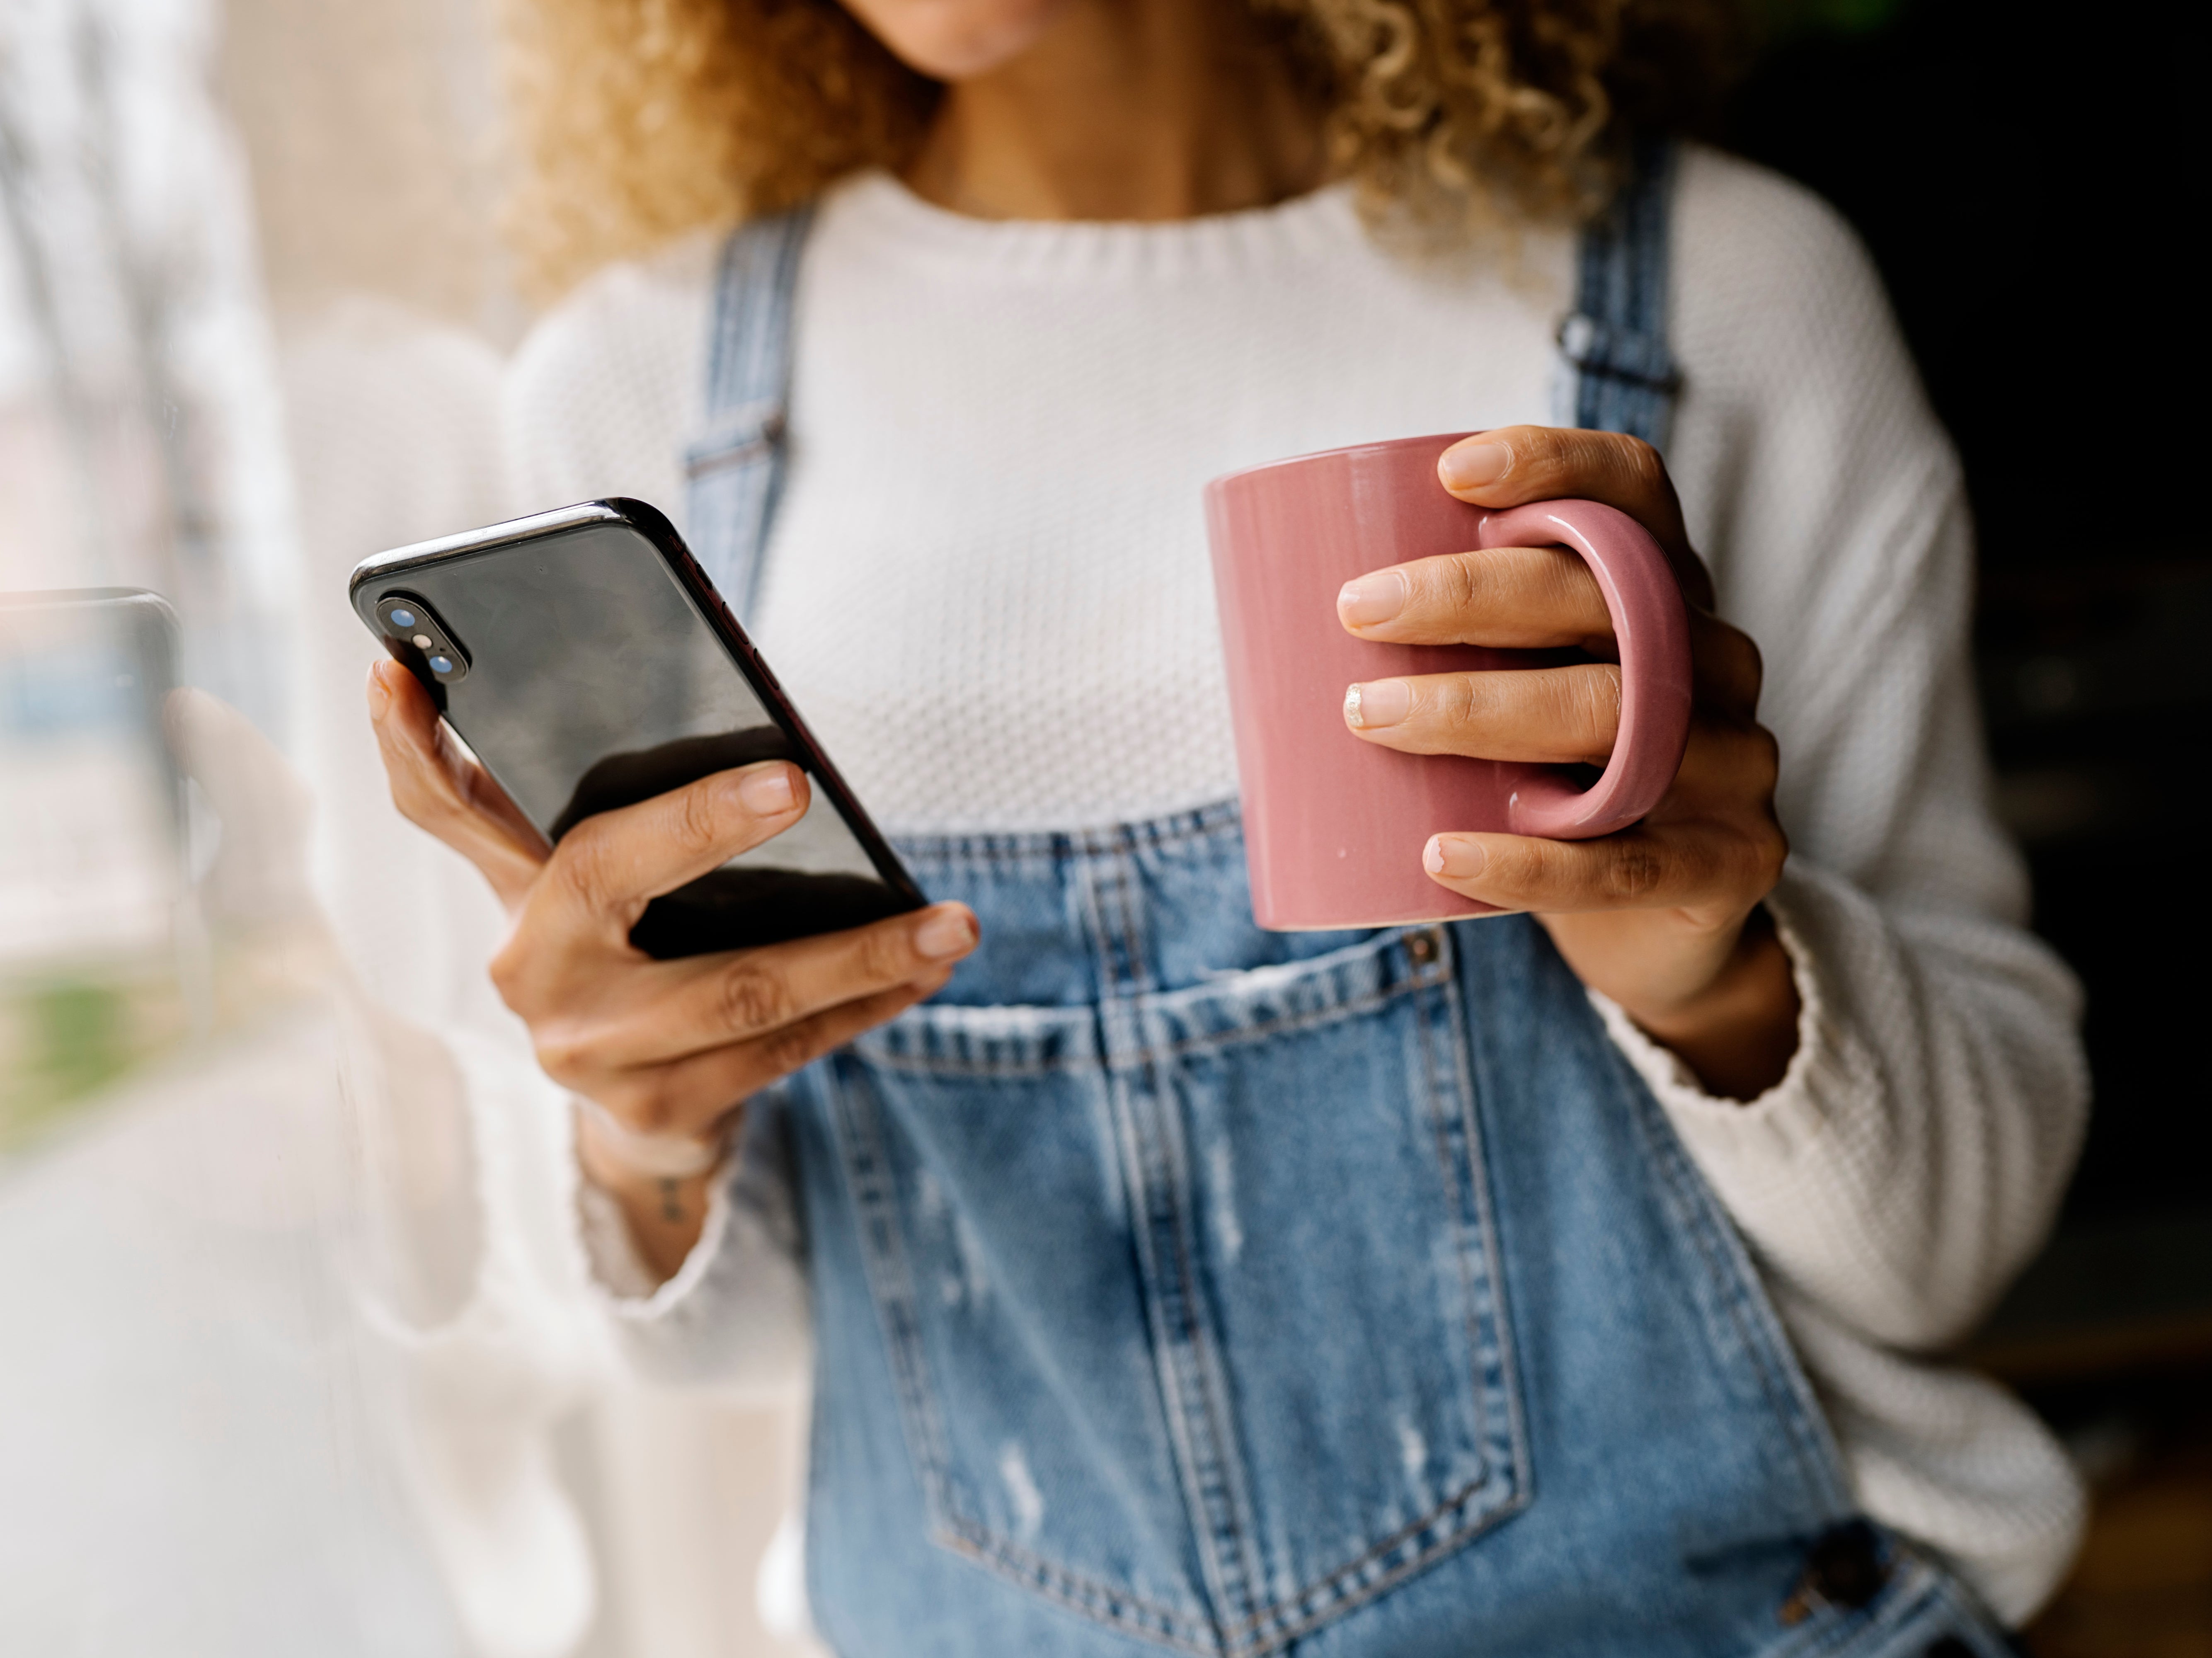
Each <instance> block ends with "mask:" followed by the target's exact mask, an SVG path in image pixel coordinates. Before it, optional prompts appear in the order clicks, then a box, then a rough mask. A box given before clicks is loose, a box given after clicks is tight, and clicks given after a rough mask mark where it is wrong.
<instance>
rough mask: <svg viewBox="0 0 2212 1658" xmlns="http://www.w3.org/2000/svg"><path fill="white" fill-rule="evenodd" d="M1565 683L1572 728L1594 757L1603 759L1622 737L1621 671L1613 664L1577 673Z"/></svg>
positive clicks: (1569, 719) (1581, 670)
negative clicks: (1614, 743)
mask: <svg viewBox="0 0 2212 1658" xmlns="http://www.w3.org/2000/svg"><path fill="white" fill-rule="evenodd" d="M1566 683H1567V695H1568V699H1569V706H1568V708H1567V718H1568V723H1569V729H1570V730H1571V731H1572V732H1573V733H1574V734H1575V736H1576V738H1577V739H1578V740H1579V741H1580V742H1581V743H1582V744H1583V746H1584V747H1585V748H1586V750H1588V752H1589V755H1590V756H1591V757H1592V758H1594V759H1602V758H1603V757H1604V756H1607V755H1609V754H1611V753H1612V752H1613V741H1614V739H1615V738H1618V737H1619V736H1620V696H1621V692H1620V669H1619V668H1617V667H1614V666H1613V665H1612V664H1610V663H1606V664H1602V665H1598V666H1596V667H1593V668H1584V669H1580V670H1577V671H1573V672H1572V674H1571V677H1569V679H1568V680H1567V682H1566Z"/></svg>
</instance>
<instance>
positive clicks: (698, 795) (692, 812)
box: [668, 783, 723, 856]
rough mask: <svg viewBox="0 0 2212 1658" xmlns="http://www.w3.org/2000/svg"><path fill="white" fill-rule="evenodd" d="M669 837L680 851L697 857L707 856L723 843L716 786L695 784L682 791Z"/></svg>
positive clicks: (669, 826) (680, 791) (676, 805)
mask: <svg viewBox="0 0 2212 1658" xmlns="http://www.w3.org/2000/svg"><path fill="white" fill-rule="evenodd" d="M668 836H669V839H670V840H671V841H674V842H675V843H676V846H677V847H678V849H679V850H681V851H683V852H685V853H690V854H692V855H694V856H703V855H705V854H706V853H710V852H713V851H714V850H715V849H716V848H717V847H720V844H721V842H722V839H723V831H722V820H721V814H720V812H719V811H716V809H715V799H714V791H713V790H712V789H709V788H708V787H707V786H705V785H704V784H701V783H694V784H693V785H691V786H690V787H689V788H685V789H681V790H679V791H678V793H677V795H676V799H675V801H674V811H672V813H671V818H670V822H669V824H668Z"/></svg>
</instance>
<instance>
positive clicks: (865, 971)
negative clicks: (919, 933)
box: [858, 926, 914, 984]
mask: <svg viewBox="0 0 2212 1658" xmlns="http://www.w3.org/2000/svg"><path fill="white" fill-rule="evenodd" d="M858 965H859V968H860V974H861V976H862V977H863V978H864V979H865V980H866V981H867V982H868V983H870V984H888V983H890V982H892V981H896V980H899V979H902V978H904V977H905V976H906V975H907V974H908V972H909V971H911V970H912V968H913V965H914V962H913V946H912V945H911V944H910V943H909V942H908V938H907V934H906V931H905V929H904V928H903V927H900V926H872V927H870V928H869V929H868V930H867V931H866V932H863V933H862V934H861V935H860V954H859V957H858Z"/></svg>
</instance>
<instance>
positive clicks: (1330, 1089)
mask: <svg viewBox="0 0 2212 1658" xmlns="http://www.w3.org/2000/svg"><path fill="white" fill-rule="evenodd" d="M1460 998H1461V991H1460V987H1459V985H1458V982H1457V981H1456V979H1455V975H1454V973H1453V969H1452V962H1451V946H1450V942H1449V935H1448V934H1446V933H1444V932H1442V931H1430V930H1423V931H1420V932H1413V933H1408V934H1400V933H1389V934H1384V935H1380V936H1377V937H1375V938H1368V939H1366V940H1364V941H1362V942H1360V943H1358V944H1353V945H1352V946H1350V947H1348V948H1346V949H1343V950H1337V951H1334V952H1333V953H1331V954H1328V955H1325V956H1321V957H1314V958H1311V959H1309V960H1305V961H1302V962H1297V963H1291V964H1288V965H1283V966H1273V967H1267V968H1261V969H1254V970H1251V971H1247V972H1234V973H1224V974H1220V975H1214V976H1212V977H1210V978H1209V979H1207V980H1206V981H1204V982H1201V983H1200V984H1198V985H1196V986H1194V987H1189V988H1186V989H1182V990H1177V991H1172V992H1161V993H1142V994H1137V995H1133V996H1129V997H1127V998H1122V999H1112V1000H1109V1001H1107V1002H1105V1003H1103V1004H1100V1005H1083V1006H1074V1007H936V1006H932V1007H924V1008H921V1009H918V1010H915V1011H914V1012H911V1013H909V1014H908V1015H906V1016H904V1017H902V1018H901V1019H900V1020H898V1021H897V1022H896V1023H893V1024H892V1025H890V1026H888V1027H885V1028H884V1029H882V1030H879V1031H878V1032H875V1033H872V1035H870V1036H868V1037H867V1038H866V1039H864V1040H863V1041H862V1042H860V1044H859V1046H858V1048H856V1049H855V1050H854V1051H851V1052H848V1053H847V1054H843V1055H841V1056H840V1057H839V1058H838V1059H837V1060H836V1061H835V1062H834V1066H833V1068H832V1072H831V1076H830V1083H831V1087H832V1091H833V1094H834V1099H833V1101H832V1103H831V1112H832V1118H833V1121H834V1126H835V1134H836V1141H837V1145H838V1148H839V1154H840V1157H841V1158H842V1163H843V1174H844V1178H845V1180H846V1181H847V1183H848V1187H849V1188H850V1191H851V1193H852V1197H853V1201H854V1209H855V1213H856V1218H857V1222H858V1225H859V1228H860V1234H861V1238H860V1242H861V1247H862V1254H863V1259H864V1260H865V1263H866V1272H867V1276H868V1282H869V1289H870V1291H871V1294H872V1297H873V1298H874V1301H875V1304H876V1310H877V1314H878V1321H879V1324H880V1327H881V1331H882V1335H883V1339H884V1343H885V1345H886V1348H887V1350H888V1352H889V1356H890V1366H891V1370H892V1374H893V1376H894V1378H895V1380H896V1386H897V1388H898V1390H899V1394H900V1401H899V1402H900V1410H901V1416H902V1425H903V1428H904V1431H905V1437H906V1441H907V1444H908V1449H909V1451H910V1452H911V1454H912V1455H913V1458H914V1461H915V1467H916V1472H917V1473H918V1474H919V1476H920V1479H921V1485H922V1488H923V1490H924V1492H925V1494H926V1497H927V1503H928V1505H929V1511H930V1522H931V1526H932V1534H933V1540H935V1541H937V1542H938V1543H939V1544H940V1545H942V1546H945V1547H947V1548H950V1549H952V1550H954V1551H955V1552H959V1553H961V1554H963V1555H965V1556H967V1557H969V1558H971V1559H973V1560H975V1561H976V1562H977V1563H979V1564H981V1565H983V1566H985V1567H987V1568H988V1569H990V1570H994V1571H997V1572H999V1573H1001V1574H1003V1575H1006V1576H1011V1577H1012V1578H1014V1579H1016V1580H1017V1581H1018V1582H1022V1583H1023V1584H1024V1585H1026V1586H1027V1587H1028V1588H1031V1589H1033V1590H1035V1591H1036V1592H1037V1593H1040V1594H1044V1595H1047V1596H1048V1597H1050V1598H1051V1599H1053V1600H1055V1601H1057V1602H1059V1603H1060V1604H1061V1605H1062V1606H1066V1607H1067V1608H1069V1609H1072V1610H1074V1611H1077V1612H1082V1613H1084V1614H1086V1615H1088V1616H1091V1617H1093V1618H1095V1619H1099V1620H1101V1621H1103V1622H1105V1623H1108V1624H1110V1625H1115V1626H1116V1627H1119V1628H1121V1629H1123V1630H1125V1631H1128V1632H1131V1633H1134V1634H1139V1635H1144V1636H1148V1637H1152V1639H1155V1640H1157V1641H1160V1642H1162V1643H1165V1644H1168V1645H1171V1646H1176V1647H1181V1648H1184V1649H1190V1650H1194V1651H1200V1652H1208V1653H1223V1654H1229V1655H1238V1658H1242V1655H1246V1654H1256V1653H1261V1652H1266V1651H1268V1650H1271V1649H1275V1648H1278V1647H1279V1646H1281V1645H1283V1644H1285V1643H1287V1642H1288V1641H1290V1640H1291V1639H1292V1638H1294V1637H1296V1636H1297V1635H1299V1634H1301V1633H1303V1632H1304V1631H1308V1630H1310V1629H1311V1628H1313V1627H1315V1626H1316V1625H1318V1624H1320V1623H1322V1622H1325V1621H1327V1620H1328V1619H1330V1618H1331V1617H1333V1616H1334V1615H1336V1614H1338V1613H1340V1612H1346V1611H1349V1610H1350V1609H1351V1608H1352V1607H1353V1606H1358V1605H1360V1604H1363V1603H1364V1602H1365V1601H1367V1600H1370V1599H1371V1598H1372V1597H1373V1596H1374V1595H1376V1594H1379V1593H1381V1592H1382V1591H1383V1590H1384V1589H1386V1588H1389V1586H1390V1585H1391V1584H1393V1583H1395V1582H1398V1581H1401V1579H1403V1578H1405V1577H1407V1576H1410V1575H1411V1574H1413V1573H1415V1572H1418V1571H1419V1570H1420V1569H1421V1568H1422V1567H1424V1566H1425V1565H1426V1564H1429V1563H1431V1562H1432V1561H1434V1560H1437V1559H1439V1558H1443V1555H1445V1554H1446V1553H1448V1552H1450V1551H1451V1550H1453V1549H1454V1548H1455V1547H1456V1546H1458V1545H1460V1544H1462V1543H1463V1542H1465V1541H1466V1540H1468V1538H1470V1537H1472V1536H1474V1534H1475V1533H1478V1532H1480V1531H1481V1530H1483V1529H1485V1528H1486V1527H1488V1526H1490V1525H1492V1524H1493V1523H1495V1522H1496V1521H1498V1520H1500V1519H1502V1518H1504V1516H1506V1515H1510V1514H1511V1513H1514V1512H1516V1511H1517V1510H1518V1509H1520V1508H1521V1507H1522V1505H1523V1504H1525V1503H1526V1502H1527V1500H1528V1467H1527V1450H1526V1444H1525V1436H1524V1434H1523V1432H1522V1424H1521V1414H1520V1404H1519V1398H1518V1394H1517V1388H1516V1381H1515V1377H1514V1371H1513V1363H1512V1357H1511V1352H1510V1337H1509V1333H1508V1327H1507V1320H1506V1317H1505V1313H1504V1308H1503V1306H1502V1304H1501V1301H1500V1275H1499V1272H1498V1252H1497V1244H1496V1240H1495V1238H1494V1236H1493V1234H1492V1224H1491V1215H1490V1199H1489V1194H1488V1188H1487V1181H1486V1174H1485V1169H1484V1163H1483V1157H1482V1149H1481V1145H1480V1135H1479V1132H1478V1127H1477V1122H1476V1114H1475V1111H1474V1098H1473V1095H1472V1084H1471V1083H1470V1081H1469V1067H1468V1059H1467V1054H1466V1048H1465V1042H1466V1038H1465V1031H1464V1025H1463V1014H1462V1005H1461V999H1460Z"/></svg>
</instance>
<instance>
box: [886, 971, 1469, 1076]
mask: <svg viewBox="0 0 2212 1658" xmlns="http://www.w3.org/2000/svg"><path fill="white" fill-rule="evenodd" d="M1438 982H1439V978H1438V975H1436V974H1435V973H1434V972H1432V971H1428V970H1424V971H1423V972H1422V973H1421V974H1420V975H1419V976H1418V977H1415V976H1408V977H1407V978H1404V979H1401V980H1400V981H1398V982H1397V983H1395V984H1393V985H1389V986H1386V987H1383V988H1382V989H1380V990H1373V991H1369V992H1366V993H1364V994H1362V995H1359V996H1356V997H1352V998H1351V999H1347V1000H1345V1001H1340V1002H1331V1003H1330V1004H1329V1005H1328V1006H1326V1007H1320V1008H1315V1009H1313V1010H1311V1011H1309V1012H1305V1013H1297V1014H1290V1015H1286V1016H1285V1017H1282V1018H1279V1019H1276V1020H1273V1021H1271V1022H1267V1023H1254V1024H1249V1025H1237V1026H1234V1027H1232V1028H1231V1029H1227V1030H1223V1031H1217V1032H1215V1033H1213V1034H1212V1035H1204V1036H1178V1037H1176V1038H1174V1039H1173V1040H1171V1041H1169V1042H1162V1043H1158V1044H1157V1045H1156V1046H1155V1047H1154V1048H1151V1049H1149V1050H1147V1052H1146V1054H1137V1055H1133V1056H1131V1057H1130V1058H1128V1059H1126V1060H1116V1059H1115V1058H1113V1057H1112V1056H1111V1055H1110V1054H1109V1056H1108V1057H1107V1058H1106V1059H1104V1060H1094V1059H1093V1058H1091V1056H1089V1055H1087V1054H1086V1055H1077V1054H1071V1055H1069V1056H1068V1057H1067V1058H1066V1059H1065V1060H957V1059H948V1058H944V1057H941V1056H939V1055H937V1054H896V1053H887V1052H885V1051H884V1050H883V1049H882V1048H878V1047H876V1046H874V1045H873V1044H870V1045H866V1046H863V1047H860V1048H857V1049H856V1050H855V1051H857V1052H858V1053H859V1054H860V1056H861V1057H862V1058H864V1059H866V1060H867V1062H868V1063H869V1064H871V1065H880V1066H884V1069H886V1070H890V1071H898V1072H906V1073H909V1074H918V1075H923V1076H943V1077H994V1076H1005V1077H1042V1076H1051V1075H1054V1074H1055V1073H1059V1072H1075V1071H1084V1070H1088V1069H1090V1068H1091V1066H1094V1065H1096V1066H1103V1068H1105V1069H1107V1070H1109V1071H1110V1070H1115V1069H1126V1068H1129V1067H1132V1066H1138V1067H1141V1066H1142V1065H1144V1064H1145V1063H1146V1058H1147V1054H1155V1053H1156V1054H1167V1055H1172V1056H1174V1057H1176V1058H1183V1057H1187V1056H1189V1055H1192V1054H1211V1053H1218V1052H1221V1051H1223V1050H1225V1049H1228V1048H1242V1047H1245V1046H1247V1045H1248V1044H1249V1043H1252V1042H1265V1041H1267V1040H1268V1039H1269V1038H1271V1037H1274V1036H1280V1035H1291V1034H1294V1033H1296V1032H1298V1031H1303V1030H1313V1029H1321V1028H1323V1027H1325V1026H1328V1025H1332V1024H1338V1023H1342V1022H1343V1021H1344V1020H1346V1019H1350V1018H1358V1017H1361V1016H1363V1015H1364V1014H1367V1013H1371V1012H1372V1011H1375V1010H1376V1008H1378V1007H1382V1006H1384V1005H1388V1004H1389V1003H1391V1002H1394V1001H1395V1000H1397V999H1399V998H1400V997H1401V996H1411V995H1416V994H1419V993H1420V992H1422V991H1424V990H1431V989H1434V988H1435V987H1436V986H1437V984H1438Z"/></svg>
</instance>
